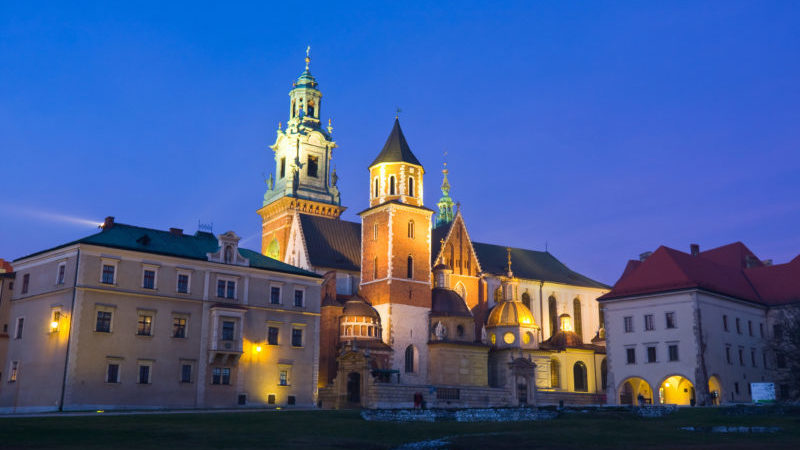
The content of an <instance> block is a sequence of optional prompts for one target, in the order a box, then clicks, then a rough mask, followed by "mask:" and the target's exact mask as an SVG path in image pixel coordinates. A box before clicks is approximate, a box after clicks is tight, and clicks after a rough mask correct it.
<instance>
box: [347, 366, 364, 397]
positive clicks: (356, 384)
mask: <svg viewBox="0 0 800 450" xmlns="http://www.w3.org/2000/svg"><path fill="white" fill-rule="evenodd" d="M347 402H348V403H357V404H360V403H361V374H360V373H356V372H352V373H350V374H349V375H347Z"/></svg>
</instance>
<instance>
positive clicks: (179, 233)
mask: <svg viewBox="0 0 800 450" xmlns="http://www.w3.org/2000/svg"><path fill="white" fill-rule="evenodd" d="M169 233H170V234H174V235H175V236H183V229H182V228H170V229H169Z"/></svg>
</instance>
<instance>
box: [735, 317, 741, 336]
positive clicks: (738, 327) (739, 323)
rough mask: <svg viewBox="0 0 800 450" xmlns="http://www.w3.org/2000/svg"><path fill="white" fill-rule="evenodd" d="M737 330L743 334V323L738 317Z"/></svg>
mask: <svg viewBox="0 0 800 450" xmlns="http://www.w3.org/2000/svg"><path fill="white" fill-rule="evenodd" d="M736 332H737V333H739V334H742V324H741V321H740V320H739V318H738V317H737V318H736Z"/></svg>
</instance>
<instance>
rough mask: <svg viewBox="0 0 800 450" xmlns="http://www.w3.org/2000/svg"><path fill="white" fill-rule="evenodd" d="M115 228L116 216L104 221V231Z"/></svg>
mask: <svg viewBox="0 0 800 450" xmlns="http://www.w3.org/2000/svg"><path fill="white" fill-rule="evenodd" d="M113 226H114V216H108V217H106V220H104V221H103V226H102V227H103V229H104V230H107V229H109V228H112V227H113Z"/></svg>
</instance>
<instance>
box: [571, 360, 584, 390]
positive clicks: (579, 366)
mask: <svg viewBox="0 0 800 450" xmlns="http://www.w3.org/2000/svg"><path fill="white" fill-rule="evenodd" d="M572 375H573V378H574V380H575V391H576V392H586V391H587V390H588V388H587V383H586V364H584V363H582V362H580V361H578V362H576V363H575V365H574V366H572Z"/></svg>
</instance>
